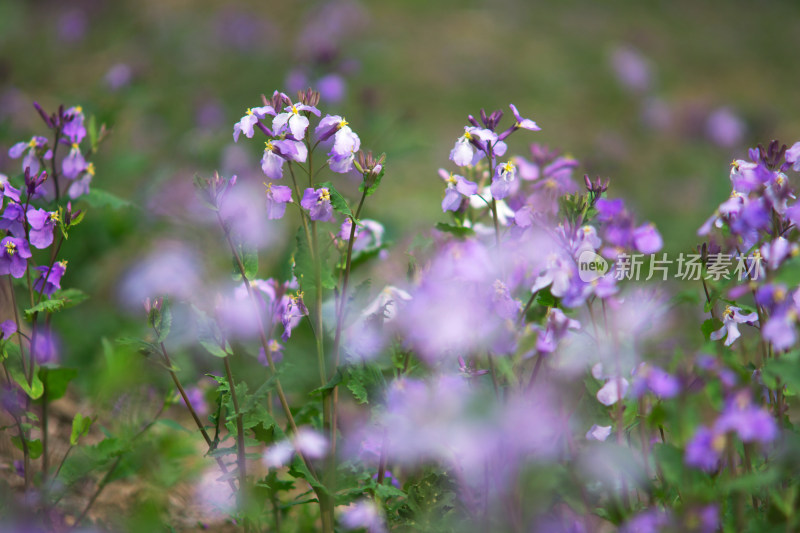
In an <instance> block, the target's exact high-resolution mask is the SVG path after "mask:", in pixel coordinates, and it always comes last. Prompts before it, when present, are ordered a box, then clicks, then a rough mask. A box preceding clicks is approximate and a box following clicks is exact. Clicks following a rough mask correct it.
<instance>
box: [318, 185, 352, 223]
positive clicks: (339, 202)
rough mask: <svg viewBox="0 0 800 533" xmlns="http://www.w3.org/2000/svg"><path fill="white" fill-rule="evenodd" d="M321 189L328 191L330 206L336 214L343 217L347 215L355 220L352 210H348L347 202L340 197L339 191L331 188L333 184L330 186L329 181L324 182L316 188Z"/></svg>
mask: <svg viewBox="0 0 800 533" xmlns="http://www.w3.org/2000/svg"><path fill="white" fill-rule="evenodd" d="M323 187H324V188H326V189H328V192H329V193H330V195H331V206H332V207H333V208H334V209H335V210H337V211H338V212H340V213H342V214H344V215H347V216H348V217H350V218H355V215H353V210H352V209H350V206H349V205H348V203H347V200H345V198H344V196H342V195H341V194H340V193H339V191H337V190H336V188H335V187H334V186H333V184H331V182H330V181H326V182H324V183H320V184H319V185H318V186H317V188H318V189H319V188H323Z"/></svg>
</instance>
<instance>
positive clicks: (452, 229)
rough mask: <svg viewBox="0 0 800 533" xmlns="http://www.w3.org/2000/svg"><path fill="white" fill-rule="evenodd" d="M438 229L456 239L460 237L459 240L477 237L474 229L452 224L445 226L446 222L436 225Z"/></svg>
mask: <svg viewBox="0 0 800 533" xmlns="http://www.w3.org/2000/svg"><path fill="white" fill-rule="evenodd" d="M436 229H438V230H439V231H443V232H445V233H449V234H451V235H453V236H455V237H458V238H459V239H466V238H467V237H471V236H473V235H475V230H474V229H472V228H466V227H464V226H453V225H451V224H445V223H444V222H439V223H438V224H436Z"/></svg>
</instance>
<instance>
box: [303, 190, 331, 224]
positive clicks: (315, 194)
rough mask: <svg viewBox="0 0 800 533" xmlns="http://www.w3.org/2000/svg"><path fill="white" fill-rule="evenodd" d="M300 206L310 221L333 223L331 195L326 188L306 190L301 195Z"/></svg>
mask: <svg viewBox="0 0 800 533" xmlns="http://www.w3.org/2000/svg"><path fill="white" fill-rule="evenodd" d="M300 206H301V207H302V208H303V209H306V210H307V211H308V213H309V217H310V218H311V220H318V221H320V222H332V221H333V206H332V205H331V193H330V191H329V190H328V189H327V188H326V187H320V188H319V189H312V188H308V189H306V190H305V192H304V193H303V199H302V200H300Z"/></svg>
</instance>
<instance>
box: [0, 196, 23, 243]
mask: <svg viewBox="0 0 800 533" xmlns="http://www.w3.org/2000/svg"><path fill="white" fill-rule="evenodd" d="M0 229H4V230H7V231H8V232H9V233H10V234H11V235H13V236H14V237H19V238H24V237H25V211H24V210H23V207H22V206H21V205H20V204H18V203H14V202H9V203H8V205H7V206H6V209H5V211H3V216H2V217H0Z"/></svg>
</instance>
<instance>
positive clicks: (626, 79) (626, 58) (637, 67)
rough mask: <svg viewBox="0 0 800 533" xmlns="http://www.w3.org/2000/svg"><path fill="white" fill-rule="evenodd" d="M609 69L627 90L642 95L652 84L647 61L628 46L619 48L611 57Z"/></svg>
mask: <svg viewBox="0 0 800 533" xmlns="http://www.w3.org/2000/svg"><path fill="white" fill-rule="evenodd" d="M611 67H612V68H613V70H614V74H616V76H617V79H618V80H619V82H620V83H621V84H622V85H623V86H624V87H625V88H626V89H628V90H630V91H633V92H637V93H643V92H645V91H647V90H648V89H649V88H650V85H651V84H652V73H651V72H650V64H649V63H648V61H647V59H645V58H644V56H642V54H641V53H639V51H638V50H636V49H634V48H631V47H630V46H620V47H618V48H617V49H616V50H614V53H613V55H612V56H611Z"/></svg>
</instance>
